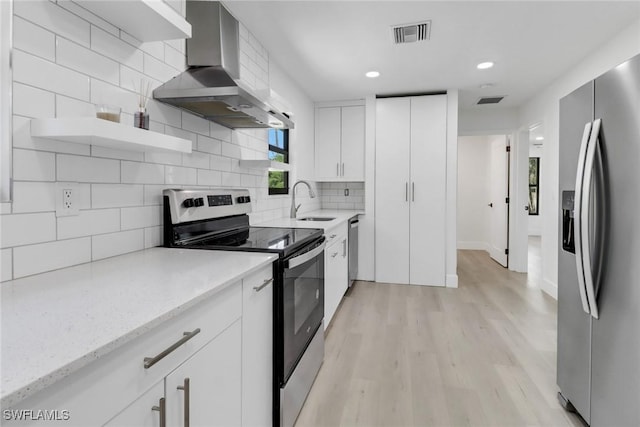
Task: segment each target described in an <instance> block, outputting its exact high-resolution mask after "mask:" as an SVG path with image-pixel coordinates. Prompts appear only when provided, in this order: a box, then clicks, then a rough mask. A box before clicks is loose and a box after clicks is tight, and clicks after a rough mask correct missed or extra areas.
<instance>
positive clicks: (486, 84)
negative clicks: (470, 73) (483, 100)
mask: <svg viewBox="0 0 640 427" xmlns="http://www.w3.org/2000/svg"><path fill="white" fill-rule="evenodd" d="M493 86H494V84H493V83H484V84H481V85H480V89H488V88H490V87H493Z"/></svg>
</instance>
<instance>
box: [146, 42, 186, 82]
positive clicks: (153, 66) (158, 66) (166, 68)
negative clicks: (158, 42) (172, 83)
mask: <svg viewBox="0 0 640 427" xmlns="http://www.w3.org/2000/svg"><path fill="white" fill-rule="evenodd" d="M163 50H164V49H163ZM143 69H144V73H145V74H147V75H149V76H151V77H152V78H154V79H156V80H160V81H161V82H167V81H169V80H171V79H172V78H173V77H175V76H177V75H178V74H179V73H180V71H182V70H178V69H176V68H174V67H172V66H170V65H168V64H165V63H164V62H162V60H159V59H157V58H154V57H153V56H151V55H149V54H145V55H144V68H143Z"/></svg>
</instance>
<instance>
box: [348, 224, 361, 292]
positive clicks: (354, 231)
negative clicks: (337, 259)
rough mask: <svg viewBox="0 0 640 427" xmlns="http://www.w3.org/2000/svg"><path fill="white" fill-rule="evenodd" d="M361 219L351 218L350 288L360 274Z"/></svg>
mask: <svg viewBox="0 0 640 427" xmlns="http://www.w3.org/2000/svg"><path fill="white" fill-rule="evenodd" d="M359 223H360V221H359V220H358V217H357V216H355V217H353V218H351V219H350V220H349V288H351V286H353V282H355V281H356V276H357V275H358V225H359Z"/></svg>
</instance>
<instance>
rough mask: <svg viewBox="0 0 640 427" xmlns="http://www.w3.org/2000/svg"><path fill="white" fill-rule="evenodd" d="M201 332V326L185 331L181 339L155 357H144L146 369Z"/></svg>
mask: <svg viewBox="0 0 640 427" xmlns="http://www.w3.org/2000/svg"><path fill="white" fill-rule="evenodd" d="M199 333H200V328H197V329H194V330H193V331H191V332H184V336H183V337H182V338H180V340H178V341H176V342H175V343H174V344H173V345H172V346H171V347H169V348H167V349H166V350H164V351H163V352H161V353H158V354H157V355H156V356H154V357H145V358H144V369H149V368H150V367H152V366H153V365H155V364H156V363H158V362H159V361H161V360H162V359H164V358H165V357H166V356H167V355H168V354H169V353H171V352H172V351H174V350H175V349H176V348H178V347H180V346H181V345H182V344H184V343H186V342H187V341H189V340H190V339H191V338H193V337H195V336H196V335H198V334H199Z"/></svg>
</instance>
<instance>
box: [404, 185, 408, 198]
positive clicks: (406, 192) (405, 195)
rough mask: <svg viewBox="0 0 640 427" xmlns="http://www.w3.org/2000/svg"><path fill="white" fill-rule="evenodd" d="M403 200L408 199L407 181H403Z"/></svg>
mask: <svg viewBox="0 0 640 427" xmlns="http://www.w3.org/2000/svg"><path fill="white" fill-rule="evenodd" d="M404 201H405V202H408V201H409V183H408V182H405V183H404Z"/></svg>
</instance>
